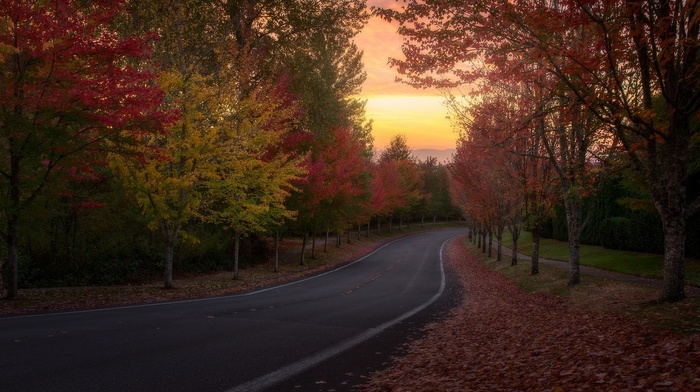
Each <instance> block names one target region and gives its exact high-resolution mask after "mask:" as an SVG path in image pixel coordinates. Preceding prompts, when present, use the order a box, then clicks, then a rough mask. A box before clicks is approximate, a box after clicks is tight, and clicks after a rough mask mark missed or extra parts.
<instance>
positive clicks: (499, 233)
mask: <svg viewBox="0 0 700 392" xmlns="http://www.w3.org/2000/svg"><path fill="white" fill-rule="evenodd" d="M496 241H497V242H498V248H497V251H496V261H501V260H503V226H498V227H497V228H496Z"/></svg>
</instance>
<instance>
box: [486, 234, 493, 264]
mask: <svg viewBox="0 0 700 392" xmlns="http://www.w3.org/2000/svg"><path fill="white" fill-rule="evenodd" d="M486 234H487V235H488V237H489V244H488V246H487V247H488V248H489V251H488V257H489V258H491V253H492V251H493V230H492V229H491V227H489V229H488V231H487V232H486Z"/></svg>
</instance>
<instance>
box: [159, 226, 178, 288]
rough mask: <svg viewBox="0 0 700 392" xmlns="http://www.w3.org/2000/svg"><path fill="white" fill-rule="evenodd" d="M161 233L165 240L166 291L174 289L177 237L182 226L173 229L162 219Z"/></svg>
mask: <svg viewBox="0 0 700 392" xmlns="http://www.w3.org/2000/svg"><path fill="white" fill-rule="evenodd" d="M160 231H161V233H162V234H163V239H164V240H165V272H164V276H165V279H164V280H165V282H164V287H165V288H166V289H172V288H173V257H174V255H175V244H176V243H177V236H178V234H179V232H180V225H179V224H176V225H174V227H172V226H171V225H170V224H169V223H168V222H166V221H164V220H162V219H161V221H160Z"/></svg>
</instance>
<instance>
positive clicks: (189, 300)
mask: <svg viewBox="0 0 700 392" xmlns="http://www.w3.org/2000/svg"><path fill="white" fill-rule="evenodd" d="M417 234H422V233H415V234H411V235H409V236H406V237H402V238H397V239H395V240H392V241H390V242H387V243H386V244H384V245H382V246H380V247H379V248H377V249H375V250H374V251H372V253H368V254H366V255H364V256H362V257H360V258H359V259H357V260H355V261H353V262H350V263H348V264H345V265H343V266H341V267H338V268H335V269H332V270H330V271H326V272H324V273H321V274H318V275H313V276H310V277H308V278H304V279H300V280H295V281H292V282H289V283H283V284H280V285H277V286H272V287H266V288H264V289H260V290H256V291H251V292H248V293H242V294H230V295H223V296H218V297H208V298H195V299H184V300H175V301H167V302H156V303H151V304H141V305H127V306H115V307H112V308H98V309H85V310H72V311H67V312H53V313H40V314H27V315H19V316H10V317H0V322H2V321H3V320H14V319H22V318H35V317H49V316H63V315H69V314H80V313H96V312H108V311H112V310H122V309H137V308H148V307H152V306H169V305H176V304H185V303H192V302H203V301H218V300H222V299H227V298H235V297H246V296H249V295H255V294H259V293H264V292H266V291H270V290H276V289H278V288H280V287H286V286H291V285H293V284H297V283H301V282H306V281H307V280H311V279H316V278H320V277H321V276H324V275H328V274H331V273H333V272H336V271H340V270H341V269H343V268H346V267H349V266H351V265H353V264H355V263H359V262H360V261H362V260H364V259H366V258H367V257H369V256H372V255H373V254H375V253H377V252H379V251H380V250H382V249H383V248H384V247H387V246H389V245H391V244H393V243H394V242H398V241H402V240H405V239H407V238H410V237H411V236H413V235H417ZM448 241H449V240H448ZM440 251H442V248H441V249H440ZM441 257H442V255H441Z"/></svg>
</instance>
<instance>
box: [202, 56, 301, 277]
mask: <svg viewBox="0 0 700 392" xmlns="http://www.w3.org/2000/svg"><path fill="white" fill-rule="evenodd" d="M232 50H235V47H234V48H232ZM232 57H233V59H234V60H237V62H236V61H232V64H231V66H230V67H227V68H226V71H222V73H221V75H220V79H219V81H220V83H221V84H220V85H219V90H218V91H217V93H216V94H215V95H216V96H217V97H218V99H217V100H216V101H215V103H216V107H215V108H214V110H213V116H214V118H215V121H214V123H213V126H212V127H211V128H210V129H209V130H207V132H209V133H211V135H212V136H211V137H212V139H213V140H214V143H213V148H212V149H211V153H210V155H208V156H206V157H204V159H203V160H202V162H201V163H200V165H201V166H202V169H201V174H200V178H201V180H202V182H203V192H204V193H205V194H206V195H207V198H206V201H205V202H204V203H203V208H202V209H201V211H200V217H201V219H203V220H204V221H207V222H212V223H215V224H220V225H222V226H224V227H225V228H227V229H230V230H232V231H233V240H234V263H233V265H234V275H233V277H234V279H238V277H239V273H238V258H239V247H240V238H241V236H242V235H247V234H251V233H255V232H261V231H264V230H265V229H266V228H268V227H269V226H270V224H280V223H281V222H282V221H283V220H284V219H290V218H293V217H294V212H293V211H291V210H289V209H288V208H287V207H286V206H285V201H286V200H287V198H288V197H289V196H290V195H291V192H292V191H293V189H294V187H293V183H294V182H295V181H297V180H298V179H299V177H301V176H302V175H303V174H304V173H305V170H304V168H303V167H302V166H301V161H302V159H301V158H300V157H298V156H296V155H294V154H289V153H284V152H283V150H280V149H278V146H279V145H280V144H282V143H283V142H284V141H285V136H286V135H287V134H288V133H289V132H290V130H291V129H292V128H293V125H294V121H295V109H294V107H291V106H289V105H288V102H286V99H285V98H286V97H285V94H284V92H285V90H284V89H280V88H279V85H278V84H276V83H273V82H268V83H262V82H261V81H257V83H256V84H255V85H254V86H251V84H250V79H249V78H250V76H251V75H254V74H255V73H254V71H253V69H255V66H254V63H253V64H251V63H250V62H248V59H247V57H246V56H245V53H244V54H242V55H241V56H236V55H234V56H232ZM248 66H252V67H253V68H247V67H248ZM242 86H243V87H246V90H247V91H245V93H242V91H241V90H240V89H241V88H242ZM272 152H276V153H274V154H273V153H272Z"/></svg>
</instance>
